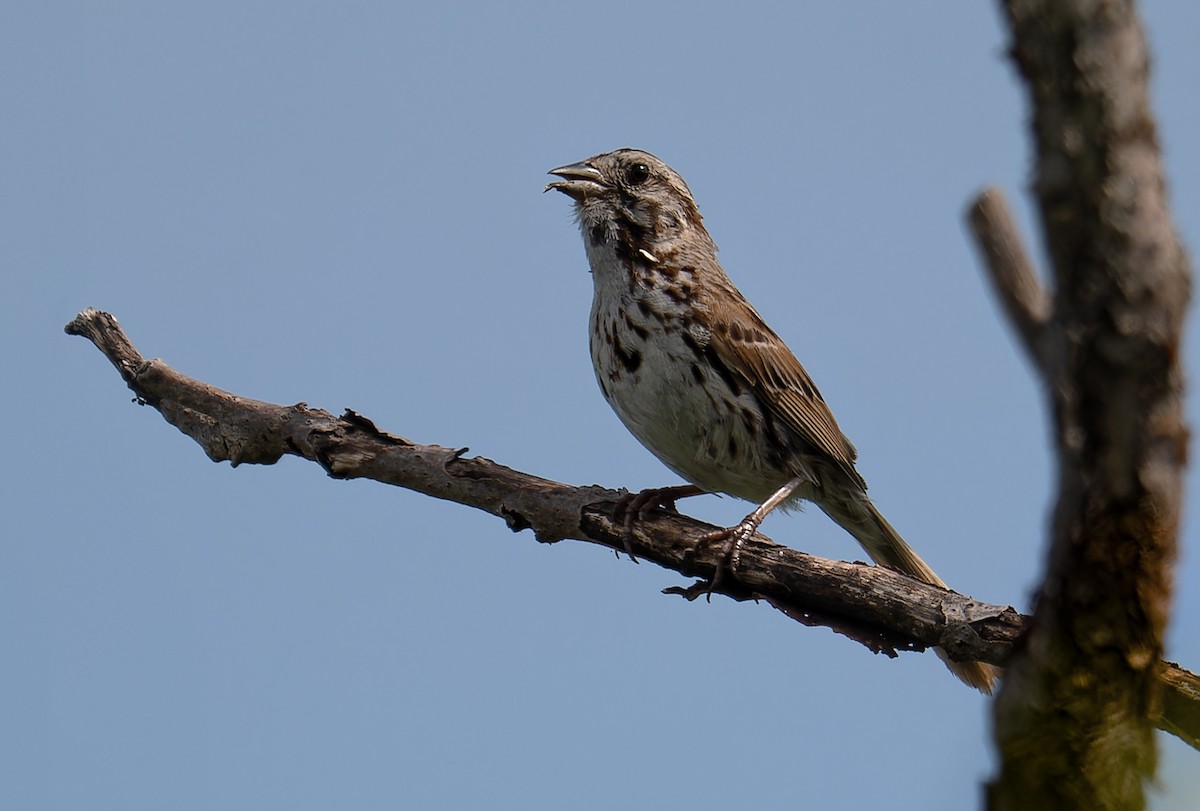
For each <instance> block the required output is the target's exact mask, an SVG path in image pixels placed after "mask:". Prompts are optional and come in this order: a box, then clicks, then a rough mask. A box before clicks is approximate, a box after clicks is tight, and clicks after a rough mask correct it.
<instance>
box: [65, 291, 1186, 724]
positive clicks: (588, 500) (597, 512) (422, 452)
mask: <svg viewBox="0 0 1200 811" xmlns="http://www.w3.org/2000/svg"><path fill="white" fill-rule="evenodd" d="M66 331H67V332H68V333H70V334H72V335H82V336H85V337H87V338H88V339H89V340H91V341H92V342H93V343H94V344H95V345H96V347H97V348H98V349H100V351H101V352H103V353H104V355H105V356H106V357H107V358H108V359H109V360H110V361H111V362H112V364H113V365H114V366H115V367H116V368H117V369H118V370H119V371H120V372H121V375H122V377H123V378H124V379H125V381H126V383H127V384H128V385H129V387H130V388H131V389H132V390H133V391H134V393H135V394H136V395H137V397H138V400H139V401H140V402H141V403H144V404H146V405H151V406H153V407H154V408H156V409H158V410H159V412H160V413H161V414H162V416H163V417H164V418H165V419H166V420H167V421H168V422H170V423H171V424H172V425H175V426H176V427H177V428H179V429H180V430H181V431H182V432H183V433H185V434H187V435H188V436H190V437H192V438H193V439H194V440H196V442H197V443H199V444H200V445H201V447H203V448H204V450H205V453H207V454H208V456H209V458H210V459H213V460H214V461H224V460H228V461H230V462H233V463H234V464H235V465H236V464H241V463H247V462H251V463H257V464H273V463H274V462H276V461H278V460H279V459H280V458H281V457H282V456H284V455H285V454H290V455H294V456H300V457H302V458H305V459H309V460H310V461H314V462H317V463H318V464H320V465H322V466H323V467H324V468H325V470H326V471H328V472H329V475H330V476H333V477H335V478H345V479H352V478H369V479H374V480H376V481H380V482H383V483H386V484H392V485H396V486H399V487H405V488H408V489H411V490H415V491H417V492H421V493H426V494H428V495H431V496H435V497H437V498H442V499H447V500H450V501H455V502H458V503H460V504H465V505H468V506H471V507H476V508H478V509H481V510H484V511H486V512H488V513H491V514H492V515H496V516H499V517H501V518H503V519H504V520H505V521H506V523H507V524H508V526H509V527H510V528H511V529H512V530H513V531H519V530H522V529H532V530H533V532H534V535H535V537H536V538H537V539H538V540H539V541H543V542H547V543H551V542H555V541H558V540H563V539H575V540H580V541H585V542H588V543H595V544H600V545H603V546H606V547H609V548H611V549H615V550H621V549H624V543H625V539H624V534H623V533H624V527H623V524H622V523H621V522H617V521H615V520H614V519H613V508H614V506H615V503H616V501H617V499H619V498H620V496H621V495H622V492H620V491H615V490H609V489H607V488H603V487H597V486H591V487H572V486H569V485H565V484H560V483H558V482H554V481H550V480H548V479H543V478H539V477H537V476H531V475H529V474H526V473H522V472H520V471H516V470H512V469H511V468H507V467H504V466H503V465H499V464H497V463H495V462H493V461H491V460H488V459H483V458H480V457H474V458H467V457H465V456H464V455H463V453H464V451H462V450H451V449H449V448H442V447H439V446H436V445H419V444H416V443H414V442H411V441H409V440H407V439H404V438H401V437H398V436H394V435H392V434H388V433H385V432H383V431H380V430H379V429H377V428H376V427H375V426H374V425H373V424H372V423H371V422H370V421H369V420H367V419H366V418H364V417H362V416H360V415H358V414H355V413H354V412H347V413H346V414H345V415H343V416H341V417H335V416H334V415H332V414H330V413H329V412H327V411H322V410H319V409H311V408H309V407H308V406H306V405H304V404H303V403H300V404H297V405H293V406H281V405H275V404H272V403H265V402H262V401H260V400H252V399H249V398H245V397H239V396H237V395H234V394H231V393H229V392H225V391H222V390H221V389H218V388H215V387H213V386H210V385H208V384H207V383H203V382H201V381H199V380H195V379H193V378H190V377H188V376H186V375H183V374H180V373H179V372H177V371H176V370H174V369H172V368H171V367H170V366H168V365H167V364H165V363H163V362H162V361H159V360H145V359H143V358H142V356H141V355H140V354H139V353H138V351H137V349H136V348H134V346H133V344H132V343H131V342H130V341H129V339H128V338H127V337H126V336H125V334H124V332H123V331H122V330H121V328H120V326H119V325H118V324H117V321H116V319H115V318H113V317H112V316H111V315H109V314H108V313H103V312H100V311H98V310H93V309H88V310H85V311H83V312H82V313H80V314H79V315H78V316H77V317H76V318H75V319H74V320H73V321H72V322H71V323H70V324H68V325H67V327H66ZM711 529H713V527H711V526H710V525H708V524H705V523H703V522H700V521H696V520H694V519H692V518H688V517H686V516H682V515H679V514H677V513H671V512H666V511H663V510H657V511H654V512H652V513H650V514H649V515H647V516H646V519H645V520H643V521H641V522H639V523H638V524H637V525H636V526H635V528H634V538H633V549H634V551H635V553H636V554H637V555H638V556H639V557H640V558H643V559H645V560H649V561H653V562H655V563H657V564H659V565H660V566H663V567H664V568H667V569H671V570H673V571H676V572H679V573H680V574H682V575H684V576H687V577H701V578H704V579H705V580H704V581H702V582H701V583H698V584H696V585H694V586H691V587H688V588H682V587H681V588H678V589H668V590H667V591H668V592H669V593H673V594H680V595H681V596H684V597H686V598H688V599H695V597H697V596H700V595H702V594H704V593H705V592H706V591H707V588H706V586H707V581H708V580H710V579H711V576H712V574H713V571H714V567H715V566H716V564H717V557H716V556H717V554H718V550H715V549H704V548H700V549H696V548H695V539H696V538H697V537H699V536H700V535H701V534H703V533H704V532H707V531H709V530H711ZM716 593H718V594H724V595H726V596H728V597H731V598H733V599H736V600H763V601H765V602H767V603H768V604H770V605H772V606H774V607H775V608H777V609H779V610H780V611H782V612H783V613H785V614H786V615H788V616H789V617H792V618H793V619H795V620H797V621H798V622H801V623H803V624H805V625H820V626H824V627H828V628H831V629H833V630H834V631H836V632H837V633H840V634H843V635H845V636H847V637H849V638H851V639H854V640H856V641H858V642H859V643H861V644H863V645H865V646H866V647H867V648H868V649H870V650H871V651H873V652H876V653H884V654H886V655H889V656H895V655H897V653H898V652H899V651H903V650H911V651H918V650H924V649H926V648H930V647H934V646H939V647H942V648H943V649H945V650H946V651H947V653H948V655H950V656H951V658H953V659H955V660H958V661H981V662H989V663H992V664H997V665H1000V664H1003V663H1004V662H1005V661H1007V660H1008V659H1009V657H1010V656H1011V655H1012V651H1013V650H1014V646H1016V645H1017V644H1018V642H1019V639H1020V637H1021V634H1022V632H1023V630H1024V628H1025V626H1026V622H1027V619H1028V618H1027V617H1024V616H1022V615H1021V614H1019V613H1017V612H1016V611H1015V610H1014V609H1012V608H1010V607H1004V606H999V605H990V604H987V603H982V602H979V601H977V600H973V599H971V598H969V597H964V596H962V595H960V594H957V593H955V592H953V591H947V590H944V589H939V588H936V587H934V586H929V585H926V584H924V583H921V582H919V581H916V580H913V579H911V578H908V577H905V576H904V575H901V574H897V573H895V572H892V571H889V570H888V569H883V568H880V567H877V566H870V565H867V564H862V563H847V562H843V561H834V560H826V559H823V558H818V557H814V556H812V555H806V554H804V553H802V552H797V551H796V550H794V549H790V548H788V547H785V546H780V545H779V544H776V543H774V542H772V541H771V540H770V539H768V538H766V537H765V536H762V535H757V536H755V538H754V539H752V540H751V541H750V542H748V543H747V544H746V547H745V548H744V550H743V552H742V555H741V557H740V563H739V565H738V569H737V571H736V572H734V573H732V575H728V574H727V575H726V576H725V577H723V578H722V580H721V583H720V584H719V585H718V587H717V588H716ZM1166 671H1169V672H1171V673H1174V674H1175V677H1176V682H1175V683H1178V684H1179V685H1181V686H1180V687H1179V689H1178V693H1179V696H1180V698H1179V702H1178V704H1177V705H1170V704H1169V705H1168V707H1169V708H1170V707H1173V709H1172V713H1173V714H1172V715H1170V716H1168V717H1167V718H1166V719H1164V721H1163V728H1164V729H1168V730H1169V731H1172V732H1173V733H1174V734H1177V735H1179V736H1180V737H1182V738H1184V739H1185V740H1189V741H1195V740H1200V719H1197V718H1196V717H1195V716H1196V714H1197V713H1196V710H1195V707H1196V706H1200V699H1198V698H1196V697H1195V696H1194V695H1189V694H1188V693H1187V692H1186V685H1187V684H1188V683H1189V682H1188V681H1187V679H1188V678H1190V679H1192V680H1193V681H1194V680H1195V677H1194V676H1192V675H1191V674H1189V673H1187V671H1180V670H1178V669H1176V670H1174V671H1170V669H1169V668H1166ZM1180 674H1182V675H1180ZM1172 689H1175V688H1172ZM1189 713H1190V714H1189Z"/></svg>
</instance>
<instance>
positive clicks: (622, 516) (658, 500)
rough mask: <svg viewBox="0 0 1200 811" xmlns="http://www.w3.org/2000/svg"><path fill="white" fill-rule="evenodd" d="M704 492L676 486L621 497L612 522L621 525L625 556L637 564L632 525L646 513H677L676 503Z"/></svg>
mask: <svg viewBox="0 0 1200 811" xmlns="http://www.w3.org/2000/svg"><path fill="white" fill-rule="evenodd" d="M706 492H708V491H706V490H702V489H700V488H699V487H697V486H696V485H694V484H678V485H675V486H673V487H648V488H646V489H645V490H641V491H639V492H637V493H626V494H625V495H623V496H621V498H620V499H618V500H617V506H616V508H615V509H614V510H613V520H614V521H617V522H619V523H620V524H621V528H622V535H623V537H624V540H625V554H627V555H629V559H630V560H632V561H633V562H634V563H637V562H638V559H637V558H635V557H634V556H633V525H634V524H635V523H636V522H638V521H641V520H642V519H643V518H645V517H646V513H648V512H650V511H651V510H653V509H655V508H662V509H664V510H667V511H668V512H678V510H676V509H675V502H676V501H678V500H679V499H681V498H690V497H691V496H702V495H704V494H705V493H706Z"/></svg>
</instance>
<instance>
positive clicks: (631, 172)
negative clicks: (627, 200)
mask: <svg viewBox="0 0 1200 811" xmlns="http://www.w3.org/2000/svg"><path fill="white" fill-rule="evenodd" d="M649 179H650V167H649V166H647V165H646V164H644V163H640V162H639V163H634V164H631V165H630V167H629V169H628V170H626V172H625V180H627V181H628V182H629V185H630V186H640V185H642V184H643V183H645V182H646V181H647V180H649Z"/></svg>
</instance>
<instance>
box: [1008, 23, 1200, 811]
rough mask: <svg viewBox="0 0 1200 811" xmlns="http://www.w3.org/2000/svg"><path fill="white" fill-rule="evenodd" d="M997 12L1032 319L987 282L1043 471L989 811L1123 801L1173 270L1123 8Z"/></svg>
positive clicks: (1159, 470)
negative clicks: (1039, 426) (1030, 373)
mask: <svg viewBox="0 0 1200 811" xmlns="http://www.w3.org/2000/svg"><path fill="white" fill-rule="evenodd" d="M1001 5H1002V7H1003V8H1004V11H1005V13H1006V16H1007V21H1008V24H1009V27H1010V30H1011V33H1012V38H1013V45H1012V56H1013V59H1014V61H1015V63H1016V65H1017V68H1018V70H1019V71H1020V73H1021V76H1022V78H1023V79H1024V81H1025V84H1026V87H1027V89H1028V91H1029V95H1030V99H1031V106H1032V111H1033V114H1032V116H1031V125H1032V135H1033V140H1034V147H1035V152H1036V163H1035V170H1034V181H1033V189H1034V193H1035V196H1036V198H1037V204H1038V213H1039V215H1040V220H1041V228H1042V230H1043V232H1044V235H1045V244H1046V247H1047V253H1048V259H1049V265H1050V271H1051V273H1050V275H1051V277H1052V280H1053V285H1052V286H1053V295H1054V300H1053V305H1052V306H1051V307H1050V308H1048V311H1049V312H1050V313H1052V315H1051V317H1050V319H1049V320H1048V321H1047V322H1046V323H1045V324H1044V325H1043V326H1041V327H1037V326H1036V323H1037V318H1036V316H1034V315H1031V313H1033V312H1036V311H1035V310H1031V309H1030V308H1029V307H1028V306H1016V307H1014V305H1013V301H1015V300H1016V298H1017V296H1016V295H1012V296H1007V295H1006V293H1005V291H1004V290H1003V287H1004V285H1002V284H998V287H1000V288H1001V300H1002V301H1004V302H1005V308H1006V311H1007V312H1009V313H1010V315H1012V316H1013V319H1012V320H1013V323H1014V327H1015V329H1016V331H1017V333H1018V335H1021V336H1022V338H1023V340H1024V341H1025V343H1026V345H1027V346H1028V347H1030V351H1031V352H1032V353H1033V354H1034V355H1035V357H1036V358H1037V359H1038V361H1039V363H1038V368H1039V371H1040V372H1041V376H1042V383H1043V385H1044V387H1045V389H1046V391H1047V393H1048V395H1049V398H1050V401H1051V403H1052V405H1053V413H1054V426H1055V439H1056V443H1057V450H1058V459H1059V464H1058V470H1059V483H1058V501H1057V505H1056V508H1055V512H1054V521H1053V532H1052V539H1051V546H1050V550H1049V557H1048V563H1047V571H1046V574H1045V578H1044V580H1043V582H1042V585H1041V587H1040V589H1039V592H1038V597H1037V603H1036V610H1035V613H1034V617H1033V620H1032V622H1031V624H1030V627H1029V631H1028V634H1027V636H1026V638H1025V644H1024V645H1022V647H1021V651H1020V652H1019V653H1018V655H1016V656H1014V658H1013V659H1012V661H1011V662H1010V663H1009V666H1008V671H1007V674H1006V677H1005V680H1004V684H1003V686H1002V688H1001V691H1000V694H999V695H998V697H997V700H996V703H995V705H994V711H995V722H996V725H995V729H996V740H997V744H998V746H999V752H1000V773H999V776H998V777H997V778H996V780H995V781H994V782H993V783H992V785H991V786H990V790H989V797H988V798H989V805H990V807H991V808H993V809H1025V808H1064V809H1065V808H1087V809H1093V808H1120V809H1137V808H1142V807H1143V806H1144V803H1145V799H1144V792H1143V783H1144V781H1145V780H1146V779H1147V778H1149V777H1151V776H1152V775H1153V773H1154V768H1155V759H1156V758H1155V747H1154V738H1153V734H1152V725H1153V722H1154V719H1156V718H1158V717H1159V713H1160V709H1161V706H1162V703H1163V701H1162V686H1163V679H1162V676H1161V673H1162V669H1161V666H1160V665H1159V660H1160V658H1161V656H1162V650H1163V632H1164V628H1165V625H1166V621H1167V617H1168V614H1169V605H1170V597H1171V567H1172V564H1173V562H1174V557H1175V545H1176V537H1177V535H1178V531H1179V514H1180V504H1181V500H1182V482H1183V471H1184V467H1185V457H1186V451H1187V431H1186V428H1185V427H1184V425H1183V418H1182V394H1183V375H1182V372H1181V370H1180V365H1179V358H1180V334H1181V331H1182V326H1183V318H1184V313H1185V311H1186V307H1187V303H1188V298H1189V293H1190V271H1189V268H1188V262H1187V258H1186V256H1185V255H1184V252H1183V249H1182V247H1181V246H1180V244H1179V240H1178V238H1177V236H1176V234H1175V231H1174V228H1173V225H1172V222H1171V217H1170V214H1169V211H1168V206H1167V201H1166V195H1165V191H1164V180H1163V173H1162V166H1161V163H1160V160H1159V150H1158V144H1157V141H1156V136H1155V125H1154V120H1153V118H1152V116H1151V113H1150V106H1149V101H1148V90H1147V77H1148V74H1149V57H1148V54H1147V50H1146V43H1145V38H1144V36H1143V33H1142V29H1141V25H1140V23H1139V21H1138V19H1137V15H1136V13H1135V10H1134V4H1133V2H1132V0H1086V2H1085V1H1084V0H1003V2H1002V3H1001ZM985 253H987V251H986V249H985ZM989 267H991V262H989ZM1016 275H1017V276H1018V277H1021V276H1024V275H1026V274H1025V272H1024V271H1022V270H1017V271H1016ZM1030 275H1031V274H1030ZM993 277H996V272H995V270H994V269H993ZM1023 310H1024V312H1023ZM1031 331H1032V332H1034V333H1037V334H1035V335H1033V337H1032V340H1031V337H1030V333H1031ZM1047 359H1049V362H1048V360H1047ZM1178 686H1179V685H1178V684H1176V685H1175V687H1176V688H1178ZM1179 695H1180V693H1178V692H1176V693H1175V694H1174V695H1173V696H1172V698H1171V699H1170V700H1168V701H1167V704H1168V705H1169V704H1172V703H1173V701H1174V700H1175V698H1177V697H1178V696H1179ZM1193 740H1194V739H1193Z"/></svg>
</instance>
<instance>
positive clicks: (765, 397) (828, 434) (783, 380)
mask: <svg viewBox="0 0 1200 811" xmlns="http://www.w3.org/2000/svg"><path fill="white" fill-rule="evenodd" d="M706 304H708V305H709V306H707V307H705V308H704V309H705V310H706V311H707V315H708V320H709V321H710V324H709V330H710V335H711V339H710V340H711V343H710V347H711V349H712V350H713V351H715V352H716V355H717V357H718V358H720V360H721V361H722V362H723V363H724V364H725V365H726V366H727V367H728V368H729V369H730V370H731V371H732V372H733V373H735V374H737V375H738V377H739V378H741V379H742V380H743V381H744V382H745V384H746V386H747V387H748V388H749V389H750V390H751V391H753V392H754V393H755V394H756V395H757V396H758V398H759V399H760V400H761V401H762V403H763V404H764V405H765V406H766V407H767V408H769V409H770V411H771V412H772V414H773V415H774V416H775V417H776V418H777V419H778V420H780V421H781V422H782V423H783V424H784V425H785V426H787V427H788V428H789V429H791V430H792V431H793V432H794V433H795V434H796V435H797V436H798V437H799V438H800V440H801V441H802V442H803V444H804V445H807V446H808V447H809V448H811V451H812V452H813V453H815V454H817V455H819V456H824V457H827V458H828V459H829V460H830V461H832V462H834V463H835V464H836V465H837V467H839V468H841V469H842V470H843V471H844V472H845V473H847V474H848V475H849V476H850V478H851V479H852V480H853V481H857V482H859V483H860V484H861V483H862V482H863V480H862V477H861V476H859V474H858V471H856V470H855V468H854V460H855V458H856V457H857V455H858V454H857V452H856V451H855V449H854V445H852V444H851V443H850V440H849V439H847V437H846V435H845V434H843V433H842V430H841V428H839V427H838V424H837V420H835V419H834V417H833V412H832V411H830V410H829V406H828V405H826V403H825V398H823V397H822V396H821V392H820V391H818V390H817V386H816V384H815V383H813V380H812V378H811V377H810V376H809V374H808V372H807V371H805V369H804V367H803V366H801V365H800V361H798V360H796V356H795V355H793V354H792V351H791V350H790V349H788V347H787V344H785V343H784V342H783V339H782V338H780V337H779V336H778V335H776V334H775V332H774V331H773V330H772V329H771V328H770V327H769V326H767V322H766V321H764V320H763V318H762V316H760V315H759V314H758V311H757V310H755V309H754V307H753V306H752V305H751V304H750V302H748V301H747V300H746V299H745V297H743V296H742V295H741V294H740V293H739V292H738V291H737V290H736V288H734V287H733V286H732V285H730V286H729V289H728V290H726V291H724V292H723V295H721V296H720V297H714V298H713V299H710V300H709V301H708V302H706ZM863 486H864V487H865V484H864V485H863Z"/></svg>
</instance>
